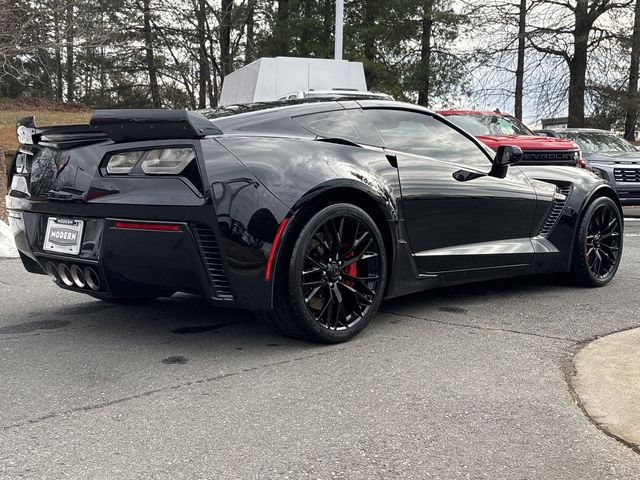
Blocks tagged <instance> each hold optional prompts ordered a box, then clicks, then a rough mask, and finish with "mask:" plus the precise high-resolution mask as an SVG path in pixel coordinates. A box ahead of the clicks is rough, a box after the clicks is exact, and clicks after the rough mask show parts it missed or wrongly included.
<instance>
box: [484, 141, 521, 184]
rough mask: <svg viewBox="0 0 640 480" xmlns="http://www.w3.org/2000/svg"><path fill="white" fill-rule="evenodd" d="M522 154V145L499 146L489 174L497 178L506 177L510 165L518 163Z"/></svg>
mask: <svg viewBox="0 0 640 480" xmlns="http://www.w3.org/2000/svg"><path fill="white" fill-rule="evenodd" d="M522 156H523V155H522V149H521V148H520V147H516V146H513V145H503V146H501V147H498V151H497V152H496V156H495V158H494V159H493V166H492V167H491V172H489V175H491V176H492V177H497V178H504V177H506V176H507V170H508V168H509V165H513V164H515V163H518V162H519V161H520V160H522Z"/></svg>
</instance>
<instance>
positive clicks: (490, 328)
mask: <svg viewBox="0 0 640 480" xmlns="http://www.w3.org/2000/svg"><path fill="white" fill-rule="evenodd" d="M379 313H386V314H389V315H394V316H396V317H408V318H413V319H415V320H423V321H426V322H432V323H440V324H442V325H449V326H453V327H461V328H471V329H474V330H483V331H490V332H504V333H515V334H517V335H528V336H531V337H539V338H546V339H548V340H562V341H565V342H574V343H575V342H579V341H580V340H578V339H576V338H569V337H557V336H554V335H544V334H541V333H532V332H523V331H521V330H511V329H508V328H500V327H481V326H479V325H470V324H468V323H459V322H447V321H445V320H435V319H433V318H426V317H420V316H418V315H412V314H409V313H396V312H391V311H388V310H380V311H379Z"/></svg>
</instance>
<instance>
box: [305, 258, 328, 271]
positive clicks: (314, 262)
mask: <svg viewBox="0 0 640 480" xmlns="http://www.w3.org/2000/svg"><path fill="white" fill-rule="evenodd" d="M304 259H305V260H307V261H309V262H311V263H312V264H313V265H315V267H316V268H317V269H318V270H324V269H325V268H327V266H326V265H325V264H324V263H322V262H319V261H318V260H316V259H315V258H313V257H311V256H309V255H307V256H306V257H304ZM303 273H304V272H303Z"/></svg>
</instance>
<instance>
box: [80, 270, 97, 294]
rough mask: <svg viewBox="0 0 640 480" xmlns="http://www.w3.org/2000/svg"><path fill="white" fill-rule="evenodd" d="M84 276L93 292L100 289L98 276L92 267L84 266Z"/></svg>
mask: <svg viewBox="0 0 640 480" xmlns="http://www.w3.org/2000/svg"><path fill="white" fill-rule="evenodd" d="M84 278H85V281H86V282H87V285H89V288H90V289H91V290H93V291H94V292H97V291H98V290H100V277H99V276H98V274H97V273H96V271H95V270H94V269H93V268H91V267H86V268H85V269H84Z"/></svg>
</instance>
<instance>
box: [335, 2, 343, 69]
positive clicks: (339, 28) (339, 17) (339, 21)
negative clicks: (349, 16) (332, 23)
mask: <svg viewBox="0 0 640 480" xmlns="http://www.w3.org/2000/svg"><path fill="white" fill-rule="evenodd" d="M343 30H344V0H336V45H335V59H336V60H342V40H343V38H342V37H343Z"/></svg>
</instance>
